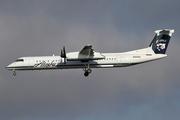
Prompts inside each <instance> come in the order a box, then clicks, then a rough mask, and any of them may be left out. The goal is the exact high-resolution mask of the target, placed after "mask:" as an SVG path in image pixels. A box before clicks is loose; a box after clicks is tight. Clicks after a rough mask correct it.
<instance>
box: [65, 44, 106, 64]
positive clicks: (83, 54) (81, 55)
mask: <svg viewBox="0 0 180 120" xmlns="http://www.w3.org/2000/svg"><path fill="white" fill-rule="evenodd" d="M104 58H105V57H104V56H103V55H101V53H99V52H94V50H93V49H92V45H86V46H84V48H83V49H82V50H81V51H80V52H74V53H70V54H68V58H67V61H81V62H88V61H89V60H99V59H104Z"/></svg>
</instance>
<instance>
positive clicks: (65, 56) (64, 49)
mask: <svg viewBox="0 0 180 120" xmlns="http://www.w3.org/2000/svg"><path fill="white" fill-rule="evenodd" d="M63 52H64V58H66V51H65V46H63Z"/></svg>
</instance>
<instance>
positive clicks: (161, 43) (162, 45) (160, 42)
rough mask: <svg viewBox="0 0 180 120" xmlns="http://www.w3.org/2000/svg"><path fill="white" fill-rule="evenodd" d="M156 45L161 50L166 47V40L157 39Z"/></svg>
mask: <svg viewBox="0 0 180 120" xmlns="http://www.w3.org/2000/svg"><path fill="white" fill-rule="evenodd" d="M156 45H157V49H158V51H161V50H163V49H165V48H166V40H163V39H161V40H157V41H156Z"/></svg>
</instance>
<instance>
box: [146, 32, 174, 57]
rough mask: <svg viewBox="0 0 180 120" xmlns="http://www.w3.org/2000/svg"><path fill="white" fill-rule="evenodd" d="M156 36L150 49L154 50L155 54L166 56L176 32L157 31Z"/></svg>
mask: <svg viewBox="0 0 180 120" xmlns="http://www.w3.org/2000/svg"><path fill="white" fill-rule="evenodd" d="M155 33H156V35H155V37H154V39H153V40H152V42H151V44H150V45H149V47H151V48H152V50H153V51H154V53H155V54H165V53H166V50H167V47H168V44H169V41H170V38H171V36H172V33H174V30H170V29H164V30H156V31H155Z"/></svg>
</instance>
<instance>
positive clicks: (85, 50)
mask: <svg viewBox="0 0 180 120" xmlns="http://www.w3.org/2000/svg"><path fill="white" fill-rule="evenodd" d="M79 54H80V55H84V56H87V58H88V57H93V56H94V50H93V49H92V45H86V46H84V48H83V49H82V50H81V51H80V52H79Z"/></svg>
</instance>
